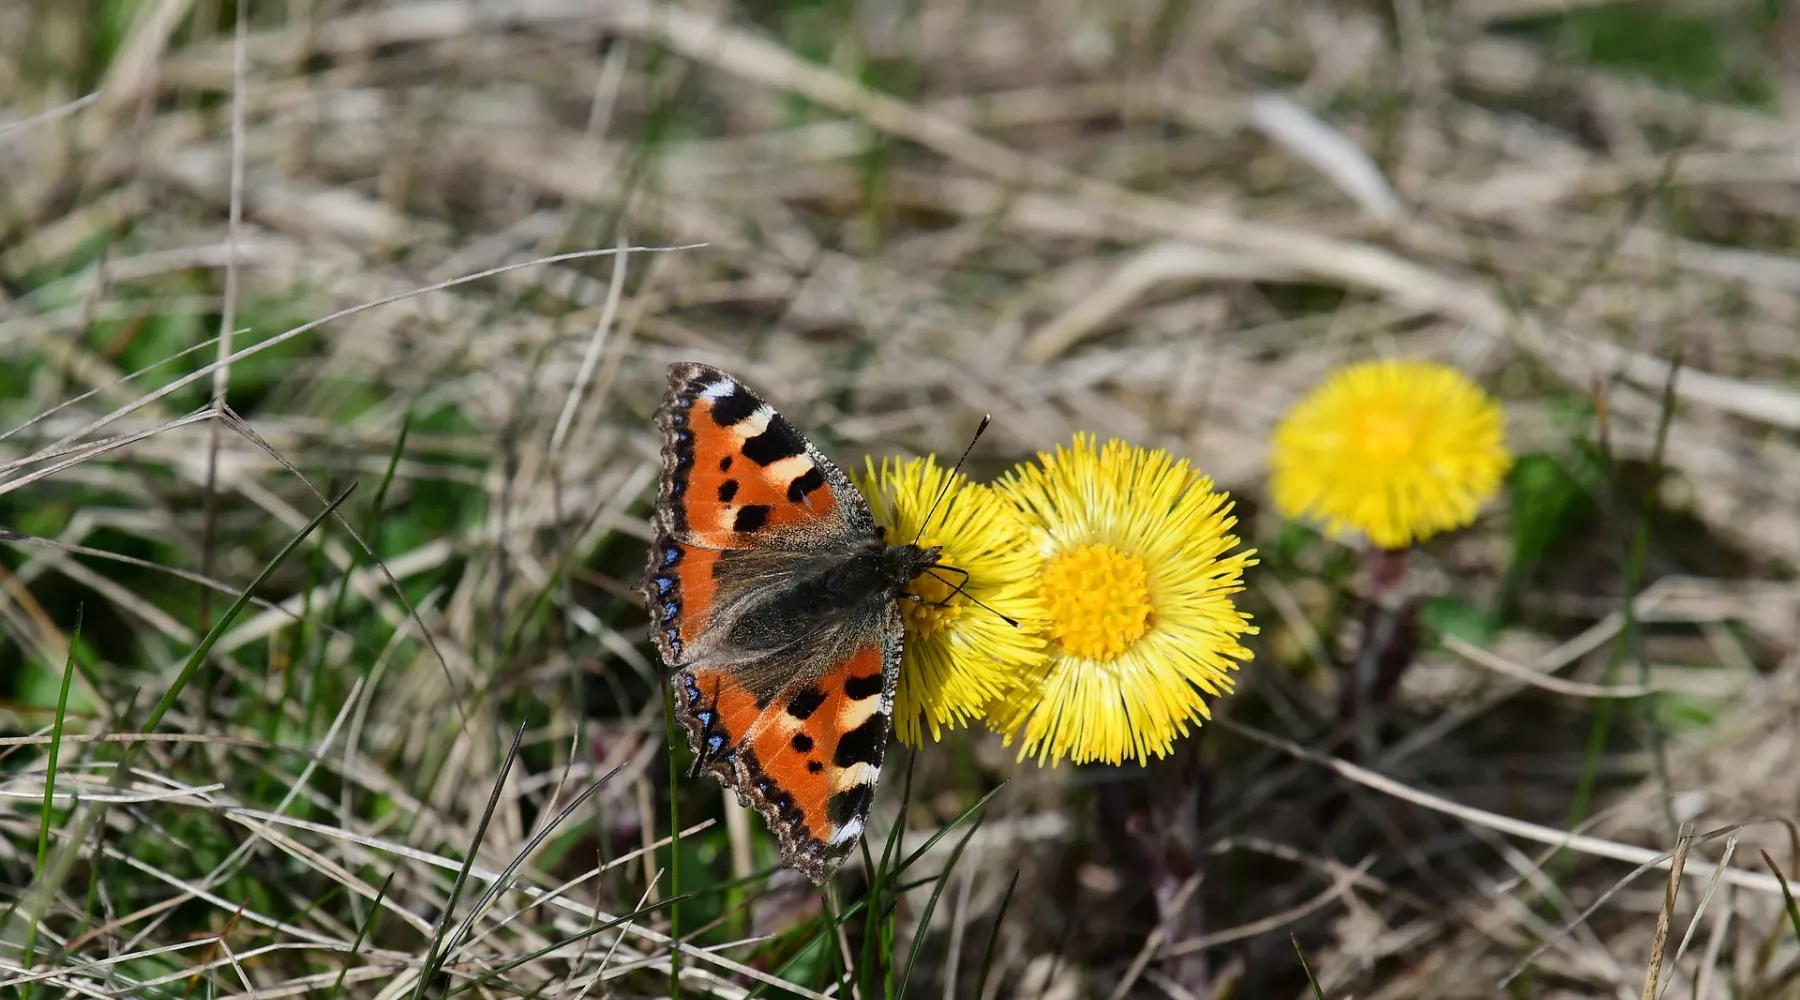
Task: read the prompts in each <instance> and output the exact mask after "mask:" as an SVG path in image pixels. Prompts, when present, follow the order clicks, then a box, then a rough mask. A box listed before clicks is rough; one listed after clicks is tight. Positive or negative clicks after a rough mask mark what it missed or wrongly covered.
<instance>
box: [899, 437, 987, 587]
mask: <svg viewBox="0 0 1800 1000" xmlns="http://www.w3.org/2000/svg"><path fill="white" fill-rule="evenodd" d="M993 422H994V415H993V414H992V413H984V414H982V415H981V423H980V424H979V425H977V426H976V428H975V433H974V434H973V435H971V436H970V438H969V446H968V447H967V448H964V449H963V453H962V457H960V458H958V459H957V460H956V464H955V465H952V466H951V467H950V474H949V475H948V476H945V477H944V485H943V486H941V487H939V488H938V495H937V499H935V500H933V501H931V509H930V510H928V511H926V512H925V520H923V521H920V522H919V533H918V534H916V535H914V536H913V544H914V545H917V544H919V539H921V538H924V537H925V528H926V527H927V526H928V525H930V524H931V517H932V515H934V514H936V513H937V509H938V505H939V504H941V503H943V502H944V498H945V497H947V496H949V495H950V485H951V484H952V483H954V482H955V481H956V474H957V473H958V472H961V471H962V466H963V463H964V462H966V461H968V458H969V452H972V451H974V450H975V442H977V441H979V440H981V435H982V432H983V431H986V430H987V429H988V424H991V423H993ZM946 582H948V581H946ZM965 596H966V595H965ZM990 610H992V609H990ZM996 614H998V612H996ZM1000 617H1002V618H1005V617H1006V616H1005V615H1001V616H1000Z"/></svg>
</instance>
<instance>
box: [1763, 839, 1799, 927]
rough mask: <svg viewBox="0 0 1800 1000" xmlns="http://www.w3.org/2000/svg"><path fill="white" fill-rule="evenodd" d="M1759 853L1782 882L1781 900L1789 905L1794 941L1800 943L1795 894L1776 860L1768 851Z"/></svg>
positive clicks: (1788, 912) (1789, 917)
mask: <svg viewBox="0 0 1800 1000" xmlns="http://www.w3.org/2000/svg"><path fill="white" fill-rule="evenodd" d="M1758 853H1759V854H1761V855H1762V859H1763V864H1765V865H1768V866H1769V870H1770V871H1772V872H1774V873H1775V877H1776V878H1778V879H1780V880H1781V899H1782V901H1783V902H1784V903H1785V904H1786V905H1787V916H1788V923H1790V924H1792V925H1793V927H1794V940H1795V941H1800V905H1795V903H1794V892H1793V890H1791V889H1789V888H1788V880H1787V876H1786V875H1783V874H1782V873H1781V867H1780V866H1779V865H1777V864H1776V863H1775V859H1774V858H1771V857H1769V852H1768V851H1758Z"/></svg>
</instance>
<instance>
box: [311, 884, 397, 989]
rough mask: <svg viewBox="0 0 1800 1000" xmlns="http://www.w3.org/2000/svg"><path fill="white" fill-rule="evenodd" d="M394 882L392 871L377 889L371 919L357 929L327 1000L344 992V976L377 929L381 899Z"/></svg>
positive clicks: (384, 897) (347, 973) (385, 895)
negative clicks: (366, 941)
mask: <svg viewBox="0 0 1800 1000" xmlns="http://www.w3.org/2000/svg"><path fill="white" fill-rule="evenodd" d="M393 884H394V873H393V872H391V871H390V872H388V874H387V878H384V879H382V880H381V888H379V889H377V890H375V907H374V909H372V910H370V911H369V919H367V920H365V921H363V922H362V926H360V927H358V928H357V929H356V940H355V941H352V942H351V943H350V954H348V955H345V956H344V965H343V967H342V968H340V969H338V974H337V980H336V981H334V982H333V983H332V984H331V992H330V993H328V994H326V996H325V1000H337V998H338V996H339V995H340V994H342V993H343V992H344V977H345V976H347V975H349V973H350V963H351V962H354V961H356V954H357V952H360V951H362V946H363V941H365V940H367V939H368V936H369V934H370V933H371V932H372V931H373V930H374V929H375V921H376V920H378V919H380V917H381V901H382V900H383V899H386V898H387V891H388V886H391V885H393Z"/></svg>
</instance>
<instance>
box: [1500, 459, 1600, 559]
mask: <svg viewBox="0 0 1800 1000" xmlns="http://www.w3.org/2000/svg"><path fill="white" fill-rule="evenodd" d="M1571 461H1574V462H1577V463H1580V466H1579V467H1578V468H1577V469H1571V467H1570V464H1569V463H1570V462H1571ZM1585 465H1586V463H1585V462H1584V461H1583V460H1582V459H1579V458H1573V457H1570V458H1562V457H1555V456H1551V455H1547V454H1543V453H1541V452H1538V453H1533V454H1529V455H1521V456H1519V460H1518V461H1517V462H1516V463H1514V465H1513V468H1512V471H1511V473H1509V475H1508V477H1507V492H1508V493H1509V494H1510V496H1511V507H1512V543H1513V564H1514V567H1515V569H1516V568H1518V567H1521V566H1528V565H1530V564H1532V563H1535V562H1537V561H1538V560H1539V559H1542V558H1543V557H1544V556H1545V555H1547V554H1549V553H1550V552H1551V551H1552V550H1554V549H1555V548H1556V547H1557V546H1558V545H1559V544H1560V543H1561V542H1562V541H1563V540H1564V539H1566V538H1567V537H1569V536H1570V535H1571V534H1573V533H1574V532H1576V531H1579V530H1581V529H1582V528H1584V527H1585V526H1586V525H1587V524H1588V523H1589V522H1590V521H1591V519H1592V518H1593V517H1594V516H1595V514H1596V512H1597V507H1596V506H1595V503H1594V496H1593V492H1592V491H1591V490H1589V489H1588V487H1587V486H1586V485H1585V484H1584V483H1583V482H1582V480H1581V478H1579V477H1578V475H1577V473H1578V471H1585Z"/></svg>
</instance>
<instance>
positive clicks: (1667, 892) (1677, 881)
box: [1638, 827, 1694, 1000]
mask: <svg viewBox="0 0 1800 1000" xmlns="http://www.w3.org/2000/svg"><path fill="white" fill-rule="evenodd" d="M1693 845H1694V831H1693V828H1692V827H1683V828H1682V830H1681V834H1680V836H1678V837H1677V838H1676V839H1675V851H1674V853H1673V855H1672V856H1671V857H1670V859H1669V883H1668V886H1667V888H1665V889H1664V890H1663V905H1662V908H1661V909H1659V910H1657V911H1656V933H1655V936H1653V937H1652V938H1651V939H1650V959H1649V961H1648V962H1647V963H1646V967H1645V969H1644V988H1643V990H1641V991H1640V992H1639V994H1638V996H1639V997H1640V998H1641V1000H1656V997H1657V995H1658V992H1659V991H1658V990H1657V983H1658V982H1659V981H1660V980H1661V978H1662V967H1663V949H1664V948H1665V947H1667V946H1668V941H1669V924H1670V923H1672V922H1673V921H1674V919H1675V901H1676V900H1677V899H1678V898H1680V896H1681V876H1682V872H1683V871H1684V870H1685V869H1686V868H1687V856H1688V848H1690V847H1692V846H1693Z"/></svg>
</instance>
